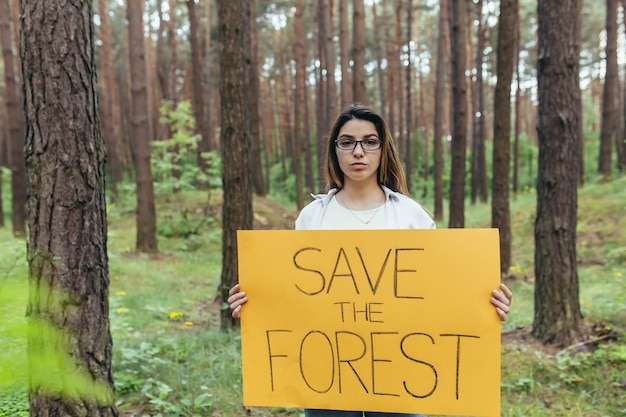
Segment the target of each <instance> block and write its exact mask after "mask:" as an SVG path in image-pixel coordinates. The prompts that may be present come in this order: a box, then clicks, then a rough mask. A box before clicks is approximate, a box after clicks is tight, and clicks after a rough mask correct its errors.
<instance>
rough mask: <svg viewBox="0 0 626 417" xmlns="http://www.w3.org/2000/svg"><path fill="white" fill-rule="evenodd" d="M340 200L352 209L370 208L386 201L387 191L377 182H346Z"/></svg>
mask: <svg viewBox="0 0 626 417" xmlns="http://www.w3.org/2000/svg"><path fill="white" fill-rule="evenodd" d="M339 194H340V195H339V201H340V202H341V203H342V204H343V205H344V206H346V207H347V208H348V209H351V210H369V209H372V208H376V207H378V206H379V205H381V204H382V203H383V202H384V201H385V192H384V191H383V189H382V188H381V187H380V185H378V184H377V183H375V182H374V183H368V184H355V183H352V182H346V184H344V187H343V188H342V189H341V191H340V193H339Z"/></svg>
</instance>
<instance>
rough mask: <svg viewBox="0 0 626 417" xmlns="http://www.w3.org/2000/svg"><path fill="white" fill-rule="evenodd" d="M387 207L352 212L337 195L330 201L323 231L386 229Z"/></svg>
mask: <svg viewBox="0 0 626 417" xmlns="http://www.w3.org/2000/svg"><path fill="white" fill-rule="evenodd" d="M386 206H387V203H386V202H385V203H383V204H381V205H379V206H378V207H376V208H373V209H371V210H350V209H349V208H347V207H345V206H343V205H341V203H339V201H337V197H336V194H335V195H333V196H332V197H331V199H330V200H329V201H328V208H327V209H326V212H325V213H324V217H323V218H322V224H321V227H320V229H323V230H361V229H367V230H370V229H371V230H375V229H386V228H387V221H386V216H385V212H386V210H387V209H386Z"/></svg>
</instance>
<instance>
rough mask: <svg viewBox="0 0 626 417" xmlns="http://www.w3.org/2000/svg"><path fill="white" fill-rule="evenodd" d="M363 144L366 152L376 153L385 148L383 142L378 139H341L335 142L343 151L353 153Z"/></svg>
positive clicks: (362, 146)
mask: <svg viewBox="0 0 626 417" xmlns="http://www.w3.org/2000/svg"><path fill="white" fill-rule="evenodd" d="M359 143H360V144H361V148H363V150H364V151H365V152H374V151H377V150H379V149H380V147H381V146H383V141H382V140H380V139H378V138H368V139H363V140H356V139H352V138H339V139H336V140H335V145H336V146H337V148H338V149H341V150H342V151H353V150H355V149H356V145H357V144H359Z"/></svg>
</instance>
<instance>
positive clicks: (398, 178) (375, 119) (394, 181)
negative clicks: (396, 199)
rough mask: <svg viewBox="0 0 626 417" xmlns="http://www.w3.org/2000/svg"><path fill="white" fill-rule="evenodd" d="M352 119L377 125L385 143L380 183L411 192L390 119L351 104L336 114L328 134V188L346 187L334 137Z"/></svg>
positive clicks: (403, 191)
mask: <svg viewBox="0 0 626 417" xmlns="http://www.w3.org/2000/svg"><path fill="white" fill-rule="evenodd" d="M352 119H359V120H367V121H369V122H372V123H373V124H374V126H375V127H376V131H377V133H378V137H379V138H380V140H382V142H383V145H382V148H381V149H382V152H381V157H380V166H379V167H378V173H377V174H376V175H377V180H378V184H380V185H384V186H386V187H388V188H390V189H391V190H393V191H396V192H399V193H402V194H405V195H408V194H409V191H408V189H407V185H406V178H405V176H404V171H403V170H402V165H401V163H400V157H399V156H398V151H397V150H396V145H395V142H394V140H393V137H392V136H391V132H390V131H389V128H388V127H387V122H385V119H383V118H382V116H380V115H379V114H378V113H376V112H375V111H374V110H372V109H370V108H368V107H366V106H363V105H360V104H351V105H350V106H348V107H347V108H346V109H345V110H344V111H343V112H342V113H341V114H340V115H339V116H337V119H336V120H335V123H333V126H332V127H331V129H330V132H329V133H328V142H327V145H326V181H327V187H328V190H330V189H331V188H338V189H341V188H343V182H344V173H343V171H341V168H340V167H339V160H338V158H337V148H336V146H335V140H336V139H337V137H338V136H339V131H340V130H341V128H342V127H343V125H345V124H346V123H347V122H348V121H350V120H352Z"/></svg>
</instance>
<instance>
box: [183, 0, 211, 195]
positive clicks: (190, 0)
mask: <svg viewBox="0 0 626 417" xmlns="http://www.w3.org/2000/svg"><path fill="white" fill-rule="evenodd" d="M186 3H187V10H188V12H189V44H190V48H191V82H192V84H193V88H192V89H191V102H192V105H193V115H194V118H195V120H196V131H197V132H198V133H199V134H200V141H199V142H198V151H197V157H196V161H197V163H198V167H199V168H200V171H202V172H203V173H204V174H205V175H208V173H209V164H208V162H207V161H206V160H205V159H204V156H203V154H204V153H206V152H210V151H211V142H210V140H209V134H208V132H207V129H206V127H205V123H204V122H205V120H204V97H203V95H202V93H203V91H204V90H203V88H202V45H201V44H200V27H199V26H200V25H199V24H198V16H197V13H196V0H187V1H186ZM198 187H199V188H201V189H205V188H207V187H208V184H207V183H206V182H204V181H200V182H198Z"/></svg>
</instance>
